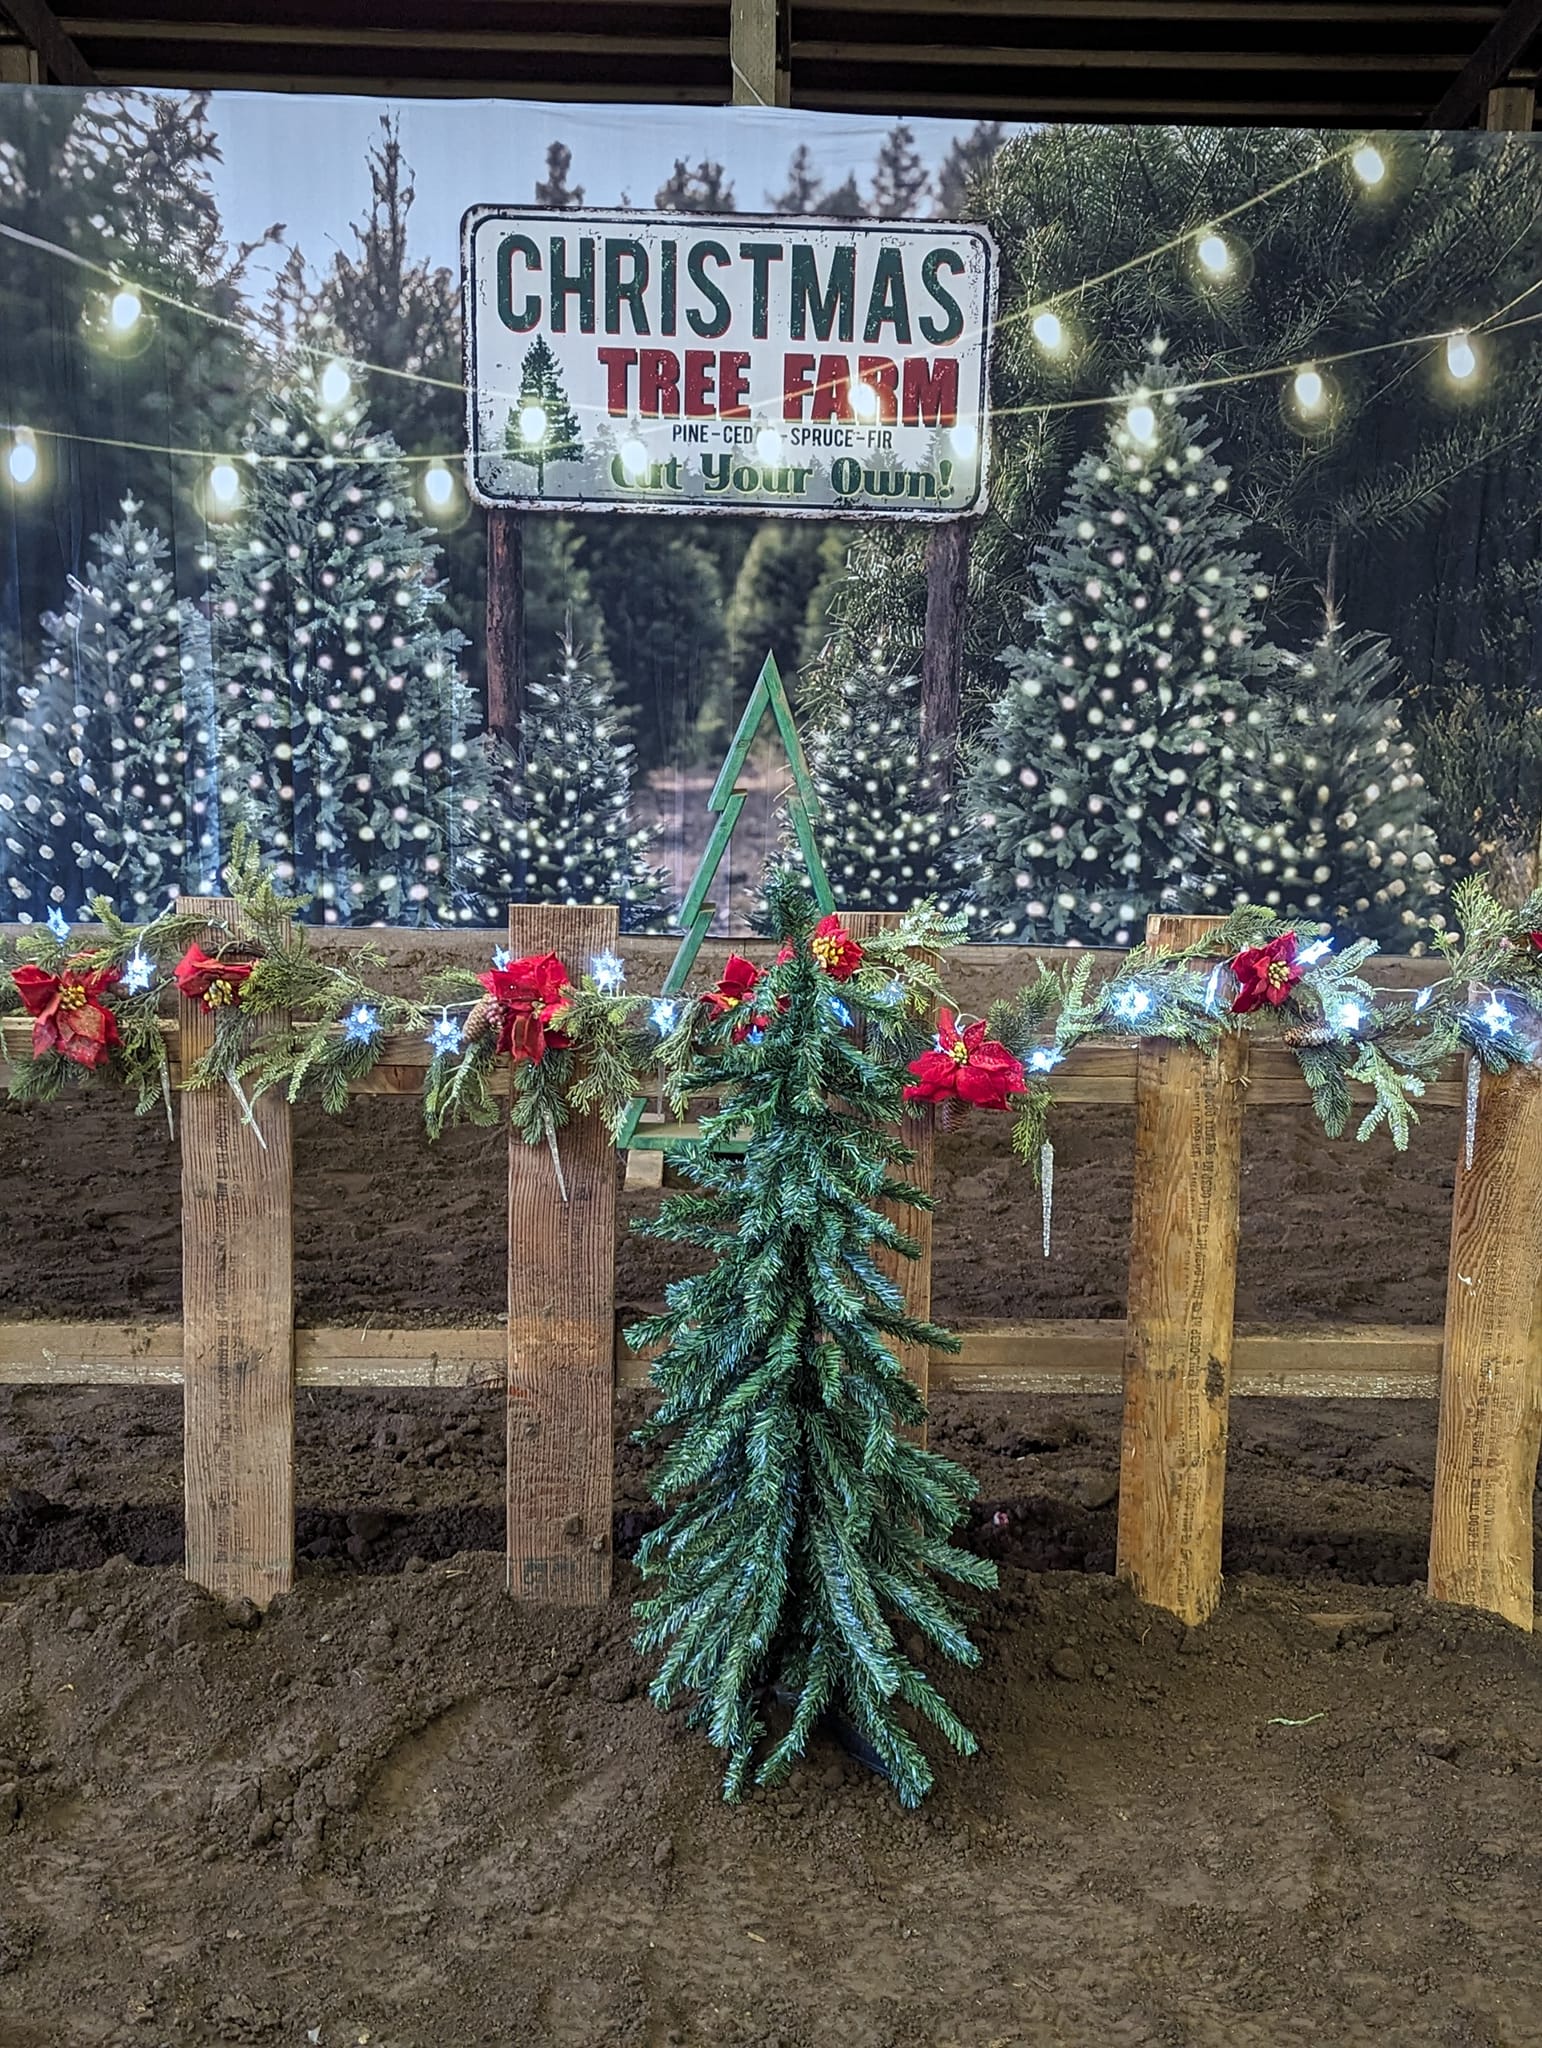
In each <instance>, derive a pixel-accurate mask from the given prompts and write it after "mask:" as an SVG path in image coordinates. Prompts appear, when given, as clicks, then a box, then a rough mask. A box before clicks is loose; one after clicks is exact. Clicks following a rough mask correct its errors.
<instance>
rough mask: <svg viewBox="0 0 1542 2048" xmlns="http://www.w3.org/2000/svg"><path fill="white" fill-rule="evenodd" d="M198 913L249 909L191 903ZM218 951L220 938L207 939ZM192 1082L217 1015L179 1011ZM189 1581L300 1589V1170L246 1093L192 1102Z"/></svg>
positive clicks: (262, 1601) (186, 1209)
mask: <svg viewBox="0 0 1542 2048" xmlns="http://www.w3.org/2000/svg"><path fill="white" fill-rule="evenodd" d="M177 909H178V911H179V912H180V913H181V914H182V915H184V916H186V915H188V914H192V915H194V916H200V915H202V916H207V917H209V918H211V919H213V918H220V919H223V920H225V921H226V922H227V923H228V922H230V921H231V920H232V919H233V918H234V916H235V906H234V905H233V904H232V903H229V902H226V901H224V900H222V899H220V898H217V897H209V896H184V897H182V898H180V899H179V900H178V904H177ZM206 942H207V944H208V945H209V946H210V947H212V946H213V945H214V939H213V938H212V937H209V936H208V935H207V934H206ZM179 1016H180V1027H181V1041H182V1042H181V1063H182V1072H183V1073H184V1074H186V1073H188V1072H189V1071H190V1070H191V1068H192V1066H193V1063H194V1062H195V1061H196V1060H198V1059H200V1058H201V1057H202V1056H203V1054H204V1053H205V1052H207V1051H208V1049H209V1047H210V1046H211V1045H212V1044H213V1042H214V1024H215V1019H214V1016H213V1014H212V1013H211V1012H210V1011H207V1010H205V1009H204V1008H203V1006H202V1005H201V1004H200V1003H197V1002H189V1001H188V1000H187V998H186V997H183V998H182V999H181V1001H180V1004H179ZM179 1103H180V1115H179V1124H180V1129H181V1138H182V1327H183V1376H184V1383H183V1415H184V1450H183V1456H184V1462H185V1469H186V1521H187V1534H186V1560H187V1575H188V1577H189V1578H190V1579H193V1580H195V1581H196V1582H197V1584H199V1585H200V1586H207V1587H208V1588H209V1590H210V1592H212V1593H224V1594H227V1595H229V1596H231V1597H239V1596H243V1595H244V1596H245V1597H246V1598H248V1599H251V1600H254V1601H256V1603H257V1605H258V1606H259V1607H261V1606H265V1605H266V1604H267V1602H268V1601H269V1600H271V1599H272V1598H273V1596H274V1594H275V1593H283V1592H286V1591H287V1590H288V1589H289V1587H290V1585H291V1584H292V1583H293V1581H294V1206H293V1204H294V1172H293V1155H292V1152H291V1148H290V1137H289V1105H288V1104H287V1103H286V1102H285V1101H284V1099H283V1095H282V1092H279V1093H276V1094H268V1095H264V1096H261V1097H260V1098H259V1099H258V1100H257V1101H256V1102H255V1103H254V1104H253V1105H252V1119H251V1122H250V1123H248V1122H247V1120H246V1118H245V1116H244V1115H243V1113H242V1109H241V1105H240V1103H239V1102H238V1101H237V1100H236V1097H235V1094H234V1092H233V1091H232V1090H231V1089H229V1088H225V1087H215V1088H208V1089H199V1090H196V1091H194V1092H192V1093H188V1094H184V1095H182V1096H181V1097H180V1098H179Z"/></svg>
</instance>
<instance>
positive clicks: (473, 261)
mask: <svg viewBox="0 0 1542 2048" xmlns="http://www.w3.org/2000/svg"><path fill="white" fill-rule="evenodd" d="M461 238H462V239H461V245H462V257H463V284H464V291H465V315H466V319H465V328H466V353H467V363H466V389H467V458H466V473H467V480H468V483H469V486H470V489H471V492H472V495H473V496H474V497H476V498H477V499H478V500H480V502H481V503H482V504H484V505H489V506H513V507H517V508H519V509H521V510H536V511H539V510H546V511H562V510H572V509H576V508H586V509H589V510H603V511H646V512H658V511H687V510H688V511H691V512H711V511H721V512H731V513H736V514H743V513H746V512H750V513H754V512H769V513H774V514H776V515H777V516H778V517H781V518H786V517H789V516H791V517H797V516H799V515H800V514H802V515H807V516H813V517H820V518H829V517H831V516H832V515H834V516H848V517H860V518H872V517H884V516H887V517H890V518H898V519H906V520H916V519H958V518H962V517H964V516H966V515H968V514H971V513H977V512H979V511H981V510H983V509H984V505H985V488H986V462H987V455H988V446H989V389H990V386H989V344H990V328H991V310H992V293H993V290H994V280H995V249H994V245H993V244H992V242H991V238H990V236H989V235H988V234H987V233H986V232H985V230H984V229H983V228H978V227H960V226H958V225H956V224H954V223H949V222H937V223H933V222H911V221H826V220H809V219H805V218H798V219H791V220H789V219H787V218H785V217H784V218H757V217H755V216H753V215H745V214H729V215H726V216H722V217H718V216H709V215H703V214H685V215H673V214H638V213H632V212H616V213H601V212H595V211H591V210H588V209H580V210H576V211H572V212H567V213H563V214H561V215H560V216H554V215H553V214H552V213H551V212H550V211H549V210H547V209H544V208H529V209H526V208H520V207H499V206H475V207H472V208H471V209H470V211H469V212H468V213H467V214H466V215H465V217H464V220H463V222H462V228H461Z"/></svg>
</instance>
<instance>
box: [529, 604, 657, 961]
mask: <svg viewBox="0 0 1542 2048" xmlns="http://www.w3.org/2000/svg"><path fill="white" fill-rule="evenodd" d="M626 726H627V720H626V715H625V714H624V713H623V712H622V711H620V710H619V709H618V708H617V705H616V700H615V692H614V689H613V688H612V686H611V684H610V683H609V682H608V681H607V680H604V679H602V678H600V677H597V676H595V675H594V673H593V672H592V670H591V669H590V668H589V667H588V666H587V664H586V663H585V661H584V659H583V657H582V655H581V653H580V651H579V649H578V648H577V647H576V646H575V645H574V643H573V641H572V640H571V639H570V638H569V639H564V641H563V644H562V665H561V667H560V668H559V669H558V670H557V671H556V672H555V673H554V674H553V675H551V676H549V677H548V678H547V679H546V681H545V682H542V683H538V682H534V681H532V682H531V683H530V685H529V688H528V693H527V696H526V702H525V715H524V721H523V726H522V741H523V744H522V748H521V759H520V772H519V778H518V781H517V782H516V784H515V785H514V787H513V788H512V790H511V792H510V794H509V797H508V799H507V806H506V808H507V817H506V818H505V819H502V820H500V821H499V826H498V837H497V858H496V863H495V866H496V868H497V869H498V870H506V871H507V876H508V893H509V894H510V895H511V896H512V898H513V899H514V901H515V902H518V903H617V904H619V905H620V906H621V926H622V930H623V931H634V932H635V931H644V930H646V929H647V928H648V927H649V926H656V925H658V924H660V923H661V922H662V921H663V919H664V917H665V915H666V913H667V911H668V909H669V908H670V905H669V902H668V898H667V896H666V893H665V881H666V877H665V875H664V873H663V871H662V870H661V869H659V868H655V867H652V866H650V864H649V860H648V852H649V848H650V847H651V846H652V844H653V841H654V837H655V836H656V835H655V834H653V833H651V832H648V831H646V830H635V829H633V826H632V822H631V809H632V772H633V765H634V750H633V748H632V746H631V745H630V743H629V742H628V740H627V738H626Z"/></svg>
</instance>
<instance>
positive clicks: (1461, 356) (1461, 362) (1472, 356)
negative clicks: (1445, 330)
mask: <svg viewBox="0 0 1542 2048" xmlns="http://www.w3.org/2000/svg"><path fill="white" fill-rule="evenodd" d="M1477 367H1478V357H1477V352H1476V350H1475V349H1474V348H1473V345H1472V336H1471V335H1470V334H1469V333H1468V332H1467V329H1466V328H1465V327H1459V328H1458V329H1457V330H1456V332H1455V333H1454V334H1448V335H1447V336H1446V368H1447V369H1448V370H1449V371H1450V373H1451V375H1452V376H1453V377H1454V378H1455V379H1456V381H1457V382H1458V383H1459V384H1465V383H1466V381H1467V379H1468V378H1469V377H1471V376H1472V375H1473V373H1474V372H1475V371H1476V369H1477Z"/></svg>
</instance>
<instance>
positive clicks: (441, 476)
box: [423, 462, 455, 511]
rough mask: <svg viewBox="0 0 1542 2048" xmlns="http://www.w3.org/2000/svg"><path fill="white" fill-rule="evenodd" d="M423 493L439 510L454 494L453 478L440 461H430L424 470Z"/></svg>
mask: <svg viewBox="0 0 1542 2048" xmlns="http://www.w3.org/2000/svg"><path fill="white" fill-rule="evenodd" d="M423 495H424V497H425V498H426V499H427V500H428V502H429V504H430V505H432V506H434V507H435V508H436V510H439V511H442V510H443V509H444V507H445V506H446V505H448V504H449V502H450V500H451V499H452V498H453V497H454V496H455V478H454V477H453V476H452V475H451V473H450V471H449V470H448V469H447V468H446V467H445V465H444V464H443V463H442V462H434V463H430V465H429V466H428V468H427V469H425V470H424V472H423Z"/></svg>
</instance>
